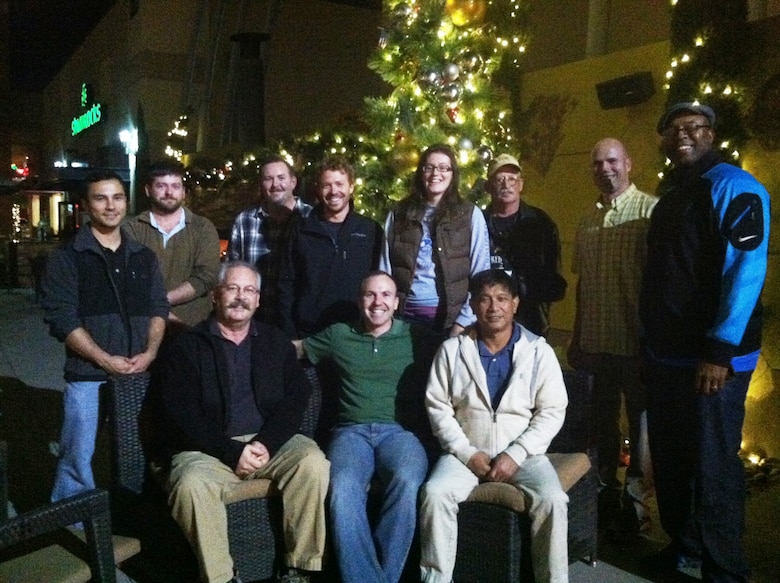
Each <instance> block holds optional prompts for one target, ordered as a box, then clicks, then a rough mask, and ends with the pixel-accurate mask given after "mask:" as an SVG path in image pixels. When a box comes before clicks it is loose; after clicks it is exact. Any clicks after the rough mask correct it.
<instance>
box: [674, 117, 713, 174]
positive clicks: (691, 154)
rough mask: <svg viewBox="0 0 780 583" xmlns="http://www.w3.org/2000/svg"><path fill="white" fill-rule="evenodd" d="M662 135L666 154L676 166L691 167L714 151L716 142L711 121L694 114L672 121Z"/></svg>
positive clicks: (675, 118)
mask: <svg viewBox="0 0 780 583" xmlns="http://www.w3.org/2000/svg"><path fill="white" fill-rule="evenodd" d="M662 135H663V141H662V146H663V150H664V153H665V154H666V157H667V158H669V159H670V160H671V161H672V162H673V163H674V165H675V166H690V165H691V164H693V163H694V162H696V161H697V160H699V159H700V158H701V157H702V156H704V154H706V153H707V152H709V151H710V150H712V143H713V141H714V140H715V132H714V131H713V130H712V127H711V126H710V122H709V120H708V119H707V118H706V117H705V116H703V115H700V114H695V113H692V112H687V113H686V112H682V113H680V115H677V116H675V117H674V118H673V119H671V120H670V121H669V123H668V124H667V125H666V128H664V131H663V134H662Z"/></svg>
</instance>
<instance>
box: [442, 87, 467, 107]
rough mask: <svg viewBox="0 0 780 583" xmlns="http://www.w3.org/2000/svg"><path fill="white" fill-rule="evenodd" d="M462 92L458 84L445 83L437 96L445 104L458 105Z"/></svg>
mask: <svg viewBox="0 0 780 583" xmlns="http://www.w3.org/2000/svg"><path fill="white" fill-rule="evenodd" d="M462 92H463V90H462V88H461V86H460V83H458V82H453V83H446V84H445V85H443V86H442V88H441V89H440V90H439V96H440V97H441V98H442V99H443V100H444V101H446V102H447V103H458V101H460V96H461V93H462Z"/></svg>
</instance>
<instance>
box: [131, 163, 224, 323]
mask: <svg viewBox="0 0 780 583" xmlns="http://www.w3.org/2000/svg"><path fill="white" fill-rule="evenodd" d="M144 189H145V190H146V196H147V197H148V199H149V205H150V207H151V208H150V210H148V211H144V212H142V213H141V214H139V215H138V216H136V217H135V218H134V219H132V220H130V221H128V223H127V230H128V232H129V233H130V234H131V235H132V236H133V237H134V238H135V239H136V240H137V241H139V242H141V243H143V244H144V245H146V246H147V247H149V248H150V249H151V250H152V251H154V253H155V255H157V258H158V259H159V260H160V269H161V270H162V273H163V278H164V279H165V288H166V289H167V290H168V302H169V303H170V304H171V313H170V314H169V316H168V318H169V320H170V321H171V322H175V323H179V324H185V325H187V326H194V325H195V324H197V323H198V322H200V321H201V320H203V319H204V318H205V317H206V316H208V315H209V312H210V311H211V302H210V301H209V295H208V294H209V291H211V288H212V287H214V283H215V282H216V277H217V270H218V269H219V235H218V234H217V229H216V228H215V227H214V225H213V224H212V222H211V221H210V220H208V219H207V218H206V217H202V216H200V215H196V214H195V213H193V212H192V211H191V210H190V209H188V208H186V207H185V206H184V201H185V198H186V196H187V189H186V186H185V184H184V167H183V166H182V165H181V164H180V163H179V162H175V161H173V160H163V161H160V162H156V163H154V164H152V165H151V166H150V167H149V170H148V173H147V179H146V185H145V187H144Z"/></svg>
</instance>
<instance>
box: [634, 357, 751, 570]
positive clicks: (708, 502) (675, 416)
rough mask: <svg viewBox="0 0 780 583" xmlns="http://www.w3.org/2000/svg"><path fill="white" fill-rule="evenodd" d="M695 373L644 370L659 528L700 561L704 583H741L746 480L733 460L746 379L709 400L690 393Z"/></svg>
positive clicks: (741, 375)
mask: <svg viewBox="0 0 780 583" xmlns="http://www.w3.org/2000/svg"><path fill="white" fill-rule="evenodd" d="M694 374H695V372H694V370H693V369H690V370H689V369H682V368H673V367H669V366H664V365H662V364H661V363H658V362H653V363H652V366H649V367H648V370H647V381H648V407H647V422H648V433H649V437H650V451H651V454H652V461H653V468H654V472H653V473H654V478H655V482H656V497H657V499H658V512H659V515H660V518H661V525H662V526H663V528H664V530H665V531H666V533H667V534H668V535H669V536H670V537H671V539H672V545H673V548H674V549H675V550H676V551H677V552H678V553H680V554H682V555H686V556H690V557H700V558H701V559H702V578H703V580H704V581H705V582H707V583H745V582H746V581H748V580H749V576H750V575H749V568H748V563H747V557H746V555H745V552H744V550H743V548H742V534H743V532H744V529H745V475H744V469H743V466H742V462H741V461H740V459H739V456H738V455H737V454H738V452H739V448H740V441H741V439H742V422H743V421H744V419H745V398H746V396H747V390H748V385H749V384H750V376H751V373H750V372H738V373H736V374H735V375H734V376H733V377H732V378H730V379H729V380H728V381H727V382H726V384H725V385H724V386H723V388H722V389H721V390H720V391H718V392H717V393H715V394H712V395H701V394H698V393H696V392H695V391H694V389H693V386H694Z"/></svg>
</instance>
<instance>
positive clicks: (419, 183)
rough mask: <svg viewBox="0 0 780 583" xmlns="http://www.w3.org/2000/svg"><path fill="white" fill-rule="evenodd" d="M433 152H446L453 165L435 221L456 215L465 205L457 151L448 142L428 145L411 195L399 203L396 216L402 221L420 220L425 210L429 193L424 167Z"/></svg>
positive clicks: (422, 156)
mask: <svg viewBox="0 0 780 583" xmlns="http://www.w3.org/2000/svg"><path fill="white" fill-rule="evenodd" d="M432 154H444V155H445V156H447V157H448V158H449V159H450V165H451V166H452V180H451V181H450V185H449V186H448V187H447V190H445V191H444V194H443V195H442V197H441V200H440V201H439V204H438V206H437V207H436V211H435V213H434V223H438V222H439V221H441V220H442V219H444V218H449V217H452V216H455V215H456V214H457V213H458V211H459V210H461V209H462V207H463V199H462V198H461V196H460V192H459V190H458V186H459V184H460V170H459V168H458V158H457V156H456V154H455V151H454V150H453V149H452V148H450V147H449V146H447V145H446V144H434V145H432V146H430V147H428V148H427V149H426V150H425V151H424V152H423V153H422V155H421V156H420V161H419V162H418V164H417V170H415V172H414V180H413V181H412V189H411V192H410V193H409V196H407V197H406V198H404V199H403V200H402V201H401V202H400V203H399V205H398V210H397V211H396V218H397V219H400V220H401V221H406V220H420V219H422V216H423V213H424V212H425V207H426V204H425V199H426V195H427V191H426V187H425V172H424V170H423V168H424V167H425V166H426V164H428V159H429V158H430V157H431V155H432Z"/></svg>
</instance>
